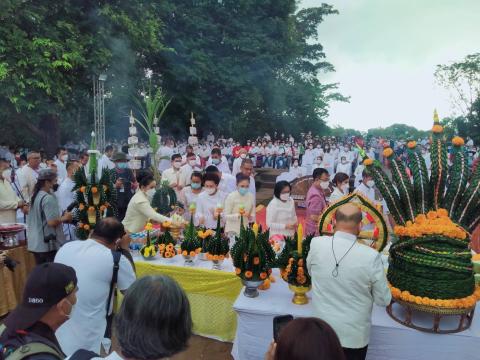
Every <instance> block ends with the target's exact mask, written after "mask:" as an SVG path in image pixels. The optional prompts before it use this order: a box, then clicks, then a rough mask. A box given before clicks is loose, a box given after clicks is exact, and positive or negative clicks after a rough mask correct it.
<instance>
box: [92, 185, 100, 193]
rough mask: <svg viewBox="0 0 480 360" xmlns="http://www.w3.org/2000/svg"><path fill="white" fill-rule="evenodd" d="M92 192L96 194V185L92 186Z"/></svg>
mask: <svg viewBox="0 0 480 360" xmlns="http://www.w3.org/2000/svg"><path fill="white" fill-rule="evenodd" d="M91 190H92V194H96V193H97V192H98V189H97V187H96V186H92V189H91Z"/></svg>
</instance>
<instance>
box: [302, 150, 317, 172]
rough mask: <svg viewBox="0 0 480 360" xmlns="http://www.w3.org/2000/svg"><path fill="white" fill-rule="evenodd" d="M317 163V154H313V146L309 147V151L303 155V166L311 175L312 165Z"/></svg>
mask: <svg viewBox="0 0 480 360" xmlns="http://www.w3.org/2000/svg"><path fill="white" fill-rule="evenodd" d="M314 161H315V154H314V152H313V144H309V145H308V149H307V150H305V154H303V158H302V166H303V167H305V168H306V169H307V172H308V173H309V174H311V173H312V171H313V170H312V165H313V162H314Z"/></svg>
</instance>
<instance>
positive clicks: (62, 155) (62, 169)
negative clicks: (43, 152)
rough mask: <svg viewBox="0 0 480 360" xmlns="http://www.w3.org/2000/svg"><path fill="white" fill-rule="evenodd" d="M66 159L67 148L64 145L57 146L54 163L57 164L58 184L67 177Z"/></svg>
mask: <svg viewBox="0 0 480 360" xmlns="http://www.w3.org/2000/svg"><path fill="white" fill-rule="evenodd" d="M67 161H68V153H67V150H66V149H65V148H64V147H59V148H58V149H57V159H56V160H55V164H56V165H57V178H58V183H59V184H61V183H62V182H63V180H65V179H66V178H67Z"/></svg>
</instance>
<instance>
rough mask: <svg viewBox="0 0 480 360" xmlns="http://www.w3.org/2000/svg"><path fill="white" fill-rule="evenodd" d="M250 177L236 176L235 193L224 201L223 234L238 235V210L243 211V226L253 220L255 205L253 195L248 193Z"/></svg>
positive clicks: (240, 174)
mask: <svg viewBox="0 0 480 360" xmlns="http://www.w3.org/2000/svg"><path fill="white" fill-rule="evenodd" d="M249 187H250V177H249V176H246V175H243V174H242V173H239V174H237V191H234V192H232V193H230V194H229V195H228V196H227V199H226V200H225V219H226V224H225V233H227V234H228V233H231V234H235V235H238V234H239V233H240V210H241V209H243V211H244V215H243V224H244V225H245V226H248V223H249V222H250V221H251V220H252V219H253V214H254V211H255V204H254V199H253V195H252V194H251V193H250V191H249Z"/></svg>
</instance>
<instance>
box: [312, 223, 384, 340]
mask: <svg viewBox="0 0 480 360" xmlns="http://www.w3.org/2000/svg"><path fill="white" fill-rule="evenodd" d="M356 241H357V238H356V236H355V235H352V234H348V233H344V232H341V231H337V232H336V233H335V235H334V238H333V249H334V251H335V257H336V260H335V257H334V255H333V252H332V237H331V236H320V237H316V238H314V239H312V243H311V245H310V252H309V253H308V257H307V268H308V272H309V274H310V276H311V278H312V304H313V308H314V315H315V316H316V317H318V318H320V319H322V320H325V321H326V322H327V323H328V324H330V326H332V328H333V330H335V332H336V333H337V335H338V337H339V339H340V343H341V344H342V347H346V348H352V349H358V348H362V347H364V346H366V345H367V344H368V343H369V341H370V327H371V314H372V307H373V303H375V304H377V305H378V306H387V305H388V304H389V303H390V300H391V298H392V296H391V293H390V289H389V288H388V286H387V279H386V277H385V272H384V267H383V264H382V260H381V257H380V253H378V252H377V251H376V250H374V249H372V248H370V247H368V246H366V245H363V244H360V243H355V244H354V245H353V243H354V242H356ZM352 245H353V247H352ZM350 248H351V249H350ZM349 249H350V250H349ZM347 251H348V253H347ZM345 254H346V255H345ZM344 255H345V257H344V258H343V259H342V257H343V256H344ZM340 259H342V260H340ZM339 261H340V263H339V265H338V267H337V268H336V264H337V263H338V262H339ZM335 268H336V269H337V270H338V275H337V276H336V277H335V276H334V274H333V273H332V272H333V270H334V269H335Z"/></svg>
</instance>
